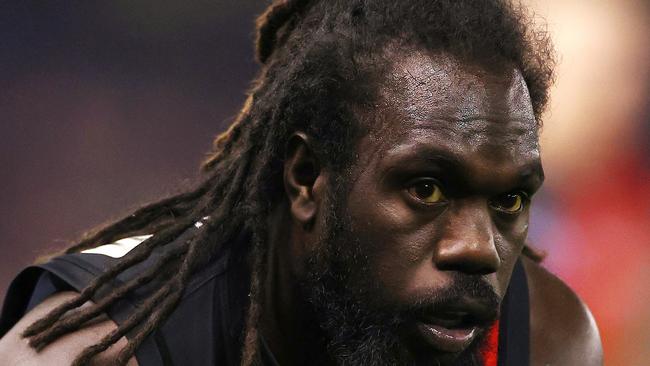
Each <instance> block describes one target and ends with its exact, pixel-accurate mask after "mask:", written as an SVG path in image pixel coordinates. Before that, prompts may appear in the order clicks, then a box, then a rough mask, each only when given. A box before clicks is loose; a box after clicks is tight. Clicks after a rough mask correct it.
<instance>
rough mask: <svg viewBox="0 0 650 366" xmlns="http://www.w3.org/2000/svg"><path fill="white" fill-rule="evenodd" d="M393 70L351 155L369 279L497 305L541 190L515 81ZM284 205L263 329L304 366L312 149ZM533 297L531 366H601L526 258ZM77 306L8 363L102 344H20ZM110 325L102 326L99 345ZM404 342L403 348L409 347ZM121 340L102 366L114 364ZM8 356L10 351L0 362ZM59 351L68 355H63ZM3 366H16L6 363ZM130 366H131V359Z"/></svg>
mask: <svg viewBox="0 0 650 366" xmlns="http://www.w3.org/2000/svg"><path fill="white" fill-rule="evenodd" d="M404 55H408V56H404V57H397V58H395V61H394V63H393V67H392V68H391V70H390V72H389V74H388V75H387V76H386V80H385V83H384V84H383V85H382V86H381V93H380V94H381V99H380V100H379V101H378V103H377V105H376V108H375V109H374V110H373V111H370V113H373V114H375V116H380V117H381V118H378V119H375V120H376V121H377V122H376V123H375V125H374V126H373V127H372V128H370V133H369V134H368V135H367V136H365V137H363V138H362V139H361V141H360V142H359V144H358V146H357V153H358V157H359V158H358V160H357V161H356V162H355V164H354V166H353V167H352V172H353V174H352V175H353V179H352V182H351V184H352V186H351V187H350V192H349V196H348V202H347V207H346V208H347V210H348V212H349V213H350V216H351V218H352V221H353V222H352V225H353V226H354V228H355V232H357V233H358V234H359V235H360V237H361V239H362V240H361V242H363V243H372V244H368V245H369V246H368V248H367V251H368V253H369V255H370V265H371V269H372V276H373V279H374V280H376V281H377V282H378V283H379V284H380V286H381V288H382V289H383V291H384V293H385V294H386V295H387V296H388V298H389V300H390V301H394V302H400V301H407V300H408V299H410V298H412V297H413V296H417V295H418V294H422V293H425V292H427V293H430V292H434V293H435V291H438V290H439V289H441V288H444V287H445V286H446V285H447V284H448V283H449V281H450V276H451V274H452V273H460V274H472V275H479V276H482V278H484V280H485V281H486V282H487V283H489V284H490V286H491V287H492V289H493V290H494V291H495V293H496V294H498V296H499V297H500V298H501V297H503V295H504V294H505V291H506V289H507V286H508V283H509V280H510V276H511V274H512V269H513V266H514V263H515V261H516V260H517V258H520V257H521V251H522V248H523V246H524V242H525V238H526V234H527V229H528V215H529V210H530V202H529V197H530V196H532V195H533V193H534V192H535V191H536V190H537V189H538V188H539V186H540V185H541V183H542V181H543V172H542V169H541V162H540V152H539V143H538V135H537V129H536V122H535V118H534V114H533V111H532V107H531V102H530V97H529V96H528V91H527V89H526V85H525V83H524V81H523V79H522V78H521V75H520V73H519V72H518V71H517V70H514V69H512V68H509V67H507V66H501V67H494V68H490V69H489V70H487V69H485V68H484V67H480V66H478V65H473V64H469V63H462V62H459V61H458V60H456V59H454V58H452V57H449V56H446V55H429V54H425V53H417V52H416V53H413V52H409V53H404ZM287 146H288V153H287V159H286V163H285V172H284V180H285V190H286V193H287V201H286V202H285V203H284V204H282V205H280V206H279V207H278V208H277V210H276V212H275V213H274V215H272V217H270V218H269V220H271V221H272V222H273V223H275V224H276V225H274V226H273V227H275V228H276V230H275V231H274V232H272V233H271V243H272V247H271V250H270V255H269V259H268V261H269V262H268V263H269V269H270V273H269V276H268V281H267V283H266V284H265V286H264V288H265V289H266V292H265V294H264V296H265V297H264V300H265V301H264V302H265V309H264V315H263V318H262V323H261V330H262V333H263V334H264V336H265V338H266V340H267V342H268V343H269V345H270V347H271V349H272V351H273V353H274V355H275V356H276V358H277V359H278V360H279V361H280V363H281V364H283V365H294V364H295V365H297V364H304V362H305V361H306V360H308V359H309V357H310V355H308V354H303V353H301V350H302V349H304V348H302V347H300V346H299V345H300V344H301V341H302V340H303V337H301V335H303V334H305V330H306V328H305V327H308V326H310V325H312V326H313V324H310V323H309V322H305V321H304V320H305V317H306V315H305V314H304V312H303V311H304V309H305V308H306V305H305V303H304V300H303V299H301V298H300V296H299V295H297V292H296V281H297V280H298V279H299V278H302V276H304V270H305V269H304V263H305V258H306V257H307V255H308V253H310V251H312V250H314V248H313V246H314V245H316V244H315V243H317V238H318V237H319V235H321V234H322V230H323V227H324V226H323V217H324V214H323V212H324V207H323V202H324V199H325V197H326V195H327V189H326V188H327V186H326V185H327V183H326V182H327V178H328V174H331V172H329V171H328V170H327V169H325V168H323V167H322V165H321V164H320V162H319V159H318V158H317V156H316V155H315V154H314V152H313V149H312V141H310V137H309V136H307V135H306V134H304V133H300V132H297V133H295V134H294V135H293V136H292V137H291V139H290V140H289V141H288V142H287ZM523 263H524V266H525V268H526V272H527V274H528V280H529V287H530V296H531V364H532V365H601V364H602V347H601V344H600V338H599V336H598V330H597V328H596V325H595V322H594V320H593V317H592V316H591V314H590V312H589V310H588V309H587V307H586V306H585V305H584V304H583V303H582V302H581V301H580V300H579V298H578V297H577V296H576V295H575V294H574V293H573V292H572V291H571V290H570V289H569V288H568V287H567V286H566V285H564V284H563V283H562V282H561V281H560V280H559V279H557V278H556V277H554V276H553V275H552V274H550V273H549V272H548V271H546V270H545V269H543V268H542V267H541V266H539V265H538V264H536V263H534V262H532V261H530V260H528V259H526V258H524V259H523ZM71 295H72V294H65V293H64V294H59V295H55V296H54V297H53V298H52V299H49V300H46V302H45V303H44V304H42V305H41V306H39V307H37V308H36V309H34V310H33V311H32V312H30V313H29V314H28V315H26V316H25V318H23V320H21V322H20V323H19V324H17V325H16V326H15V327H14V329H12V330H11V331H10V333H9V334H7V335H6V336H5V337H4V338H3V339H2V340H1V341H0V363H2V364H5V363H10V364H15V361H17V360H21V361H25V362H27V361H29V362H30V363H29V364H35V365H36V364H44V363H46V361H47V363H48V364H52V359H53V358H52V355H53V354H54V355H55V356H56V357H57V358H56V359H58V360H61V361H62V362H63V361H64V360H67V362H69V361H71V360H72V359H73V358H74V355H75V354H76V352H73V351H74V350H78V351H80V350H81V349H83V347H85V346H87V345H90V344H92V341H96V339H94V338H92V339H91V338H90V337H88V335H87V334H85V335H83V333H84V331H79V332H77V333H74V334H71V335H69V336H66V337H64V338H62V339H60V340H57V341H56V342H54V343H53V344H52V345H50V346H48V347H46V348H45V349H44V350H43V351H42V352H40V353H38V354H37V353H35V352H34V351H33V350H32V349H31V348H29V346H28V345H27V343H26V340H24V339H22V338H20V336H19V334H20V332H21V331H22V330H23V329H24V328H25V327H26V326H27V325H28V324H29V323H30V322H31V321H33V320H35V319H37V318H38V316H39V314H43V313H44V312H45V311H47V310H48V309H51V308H52V307H54V306H56V304H58V303H60V302H62V301H64V300H65V298H66V297H69V296H71ZM114 327H115V324H114V323H113V322H112V321H110V320H106V321H105V322H104V323H101V324H100V325H99V326H98V327H97V328H95V330H94V334H97V335H101V334H105V333H107V332H109V331H110V330H111V329H113V328H114ZM405 342H406V340H405ZM123 344H124V340H122V342H121V343H118V344H117V345H116V346H114V347H112V348H111V349H109V350H107V351H106V352H104V355H103V356H104V357H100V358H99V359H98V360H97V362H96V364H98V365H103V364H109V361H107V360H108V359H110V355H111V354H115V353H116V352H117V351H118V350H119V348H120V346H121V345H122V346H123ZM9 349H11V350H12V351H11V352H5V351H6V350H9ZM61 350H67V351H66V352H63V351H61ZM8 357H9V358H8ZM133 364H137V363H136V362H135V360H133Z"/></svg>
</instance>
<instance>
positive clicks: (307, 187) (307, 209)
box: [284, 132, 323, 227]
mask: <svg viewBox="0 0 650 366" xmlns="http://www.w3.org/2000/svg"><path fill="white" fill-rule="evenodd" d="M285 151H286V155H285V160H284V189H285V191H286V193H287V197H288V199H289V207H290V211H291V216H292V217H293V219H294V220H296V221H297V222H298V223H300V224H302V226H303V227H311V226H312V225H313V224H314V222H315V219H316V213H317V212H318V205H319V202H321V199H320V198H321V197H319V196H320V194H321V192H320V191H321V190H320V189H318V188H319V186H320V184H319V182H321V181H322V180H323V179H322V169H321V164H320V162H319V161H318V158H317V157H316V155H315V154H314V150H313V148H312V144H311V142H310V140H309V138H308V137H307V135H306V134H305V133H302V132H296V133H294V134H293V135H291V137H290V138H289V141H288V142H287V148H286V150H285Z"/></svg>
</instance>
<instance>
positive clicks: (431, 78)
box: [360, 52, 539, 167]
mask: <svg viewBox="0 0 650 366" xmlns="http://www.w3.org/2000/svg"><path fill="white" fill-rule="evenodd" d="M379 95H380V97H379V100H378V101H377V103H376V105H375V108H374V109H373V110H371V111H367V112H368V113H369V115H368V117H369V118H368V119H367V120H370V121H372V122H371V123H370V125H371V126H369V133H368V135H367V136H366V137H365V138H364V139H362V141H361V146H360V148H361V150H366V151H367V150H370V151H369V152H370V153H371V154H370V156H374V157H377V156H384V155H386V154H405V153H417V151H424V150H427V149H429V150H430V149H431V148H434V149H436V150H443V151H447V152H449V153H450V154H453V155H462V157H463V158H470V159H474V160H475V161H481V162H483V163H486V162H493V163H499V164H503V163H517V162H521V163H522V164H524V163H526V162H530V161H531V160H535V159H539V147H538V135H537V130H538V129H537V123H536V120H535V116H534V113H533V109H532V103H531V101H530V96H529V94H528V89H527V87H526V84H525V81H524V80H523V78H522V76H521V74H520V73H519V71H518V70H516V69H514V68H512V67H507V66H501V67H493V68H490V69H487V68H485V67H481V66H478V65H472V64H468V63H462V62H460V61H458V60H457V59H456V58H453V57H451V56H448V55H445V54H438V55H431V54H426V53H422V52H412V53H409V54H408V55H404V56H398V57H396V58H395V61H394V62H393V63H392V64H391V67H389V68H388V72H387V73H386V76H385V78H384V82H383V84H382V86H381V87H380V91H379ZM370 156H369V157H370ZM492 165H493V167H494V165H495V164H492Z"/></svg>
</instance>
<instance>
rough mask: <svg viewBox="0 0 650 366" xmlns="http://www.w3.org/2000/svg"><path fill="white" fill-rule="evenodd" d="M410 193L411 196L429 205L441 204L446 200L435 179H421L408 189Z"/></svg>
mask: <svg viewBox="0 0 650 366" xmlns="http://www.w3.org/2000/svg"><path fill="white" fill-rule="evenodd" d="M408 192H409V194H410V195H411V196H413V197H415V198H416V199H417V200H419V201H422V202H423V203H425V204H427V205H431V204H435V203H440V202H443V201H444V200H445V195H444V194H442V190H441V189H440V186H439V185H438V184H437V182H436V181H435V180H433V179H420V180H418V181H416V182H414V183H413V184H412V185H411V186H410V187H409V188H408Z"/></svg>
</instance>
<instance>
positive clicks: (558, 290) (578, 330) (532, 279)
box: [522, 258, 603, 366]
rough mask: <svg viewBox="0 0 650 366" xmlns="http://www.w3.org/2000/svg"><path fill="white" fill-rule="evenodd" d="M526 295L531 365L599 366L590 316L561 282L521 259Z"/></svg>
mask: <svg viewBox="0 0 650 366" xmlns="http://www.w3.org/2000/svg"><path fill="white" fill-rule="evenodd" d="M522 260H523V264H524V267H525V269H526V274H527V277H528V286H529V293H530V304H531V305H530V307H531V309H530V325H531V364H532V365H553V366H561V365H586V366H591V365H602V363H603V361H602V360H603V352H602V345H601V342H600V335H599V333H598V328H597V326H596V322H595V320H594V317H593V316H592V314H591V312H590V311H589V308H587V305H586V304H585V303H584V302H582V300H580V298H579V297H578V296H577V295H576V294H575V293H574V292H573V290H571V289H570V288H569V287H568V286H567V285H566V284H565V283H564V282H562V280H560V279H559V278H557V277H556V276H555V275H553V274H551V273H550V272H549V271H548V270H546V269H545V268H544V267H542V266H541V265H539V264H538V263H535V262H533V261H531V260H530V259H528V258H523V259H522Z"/></svg>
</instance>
